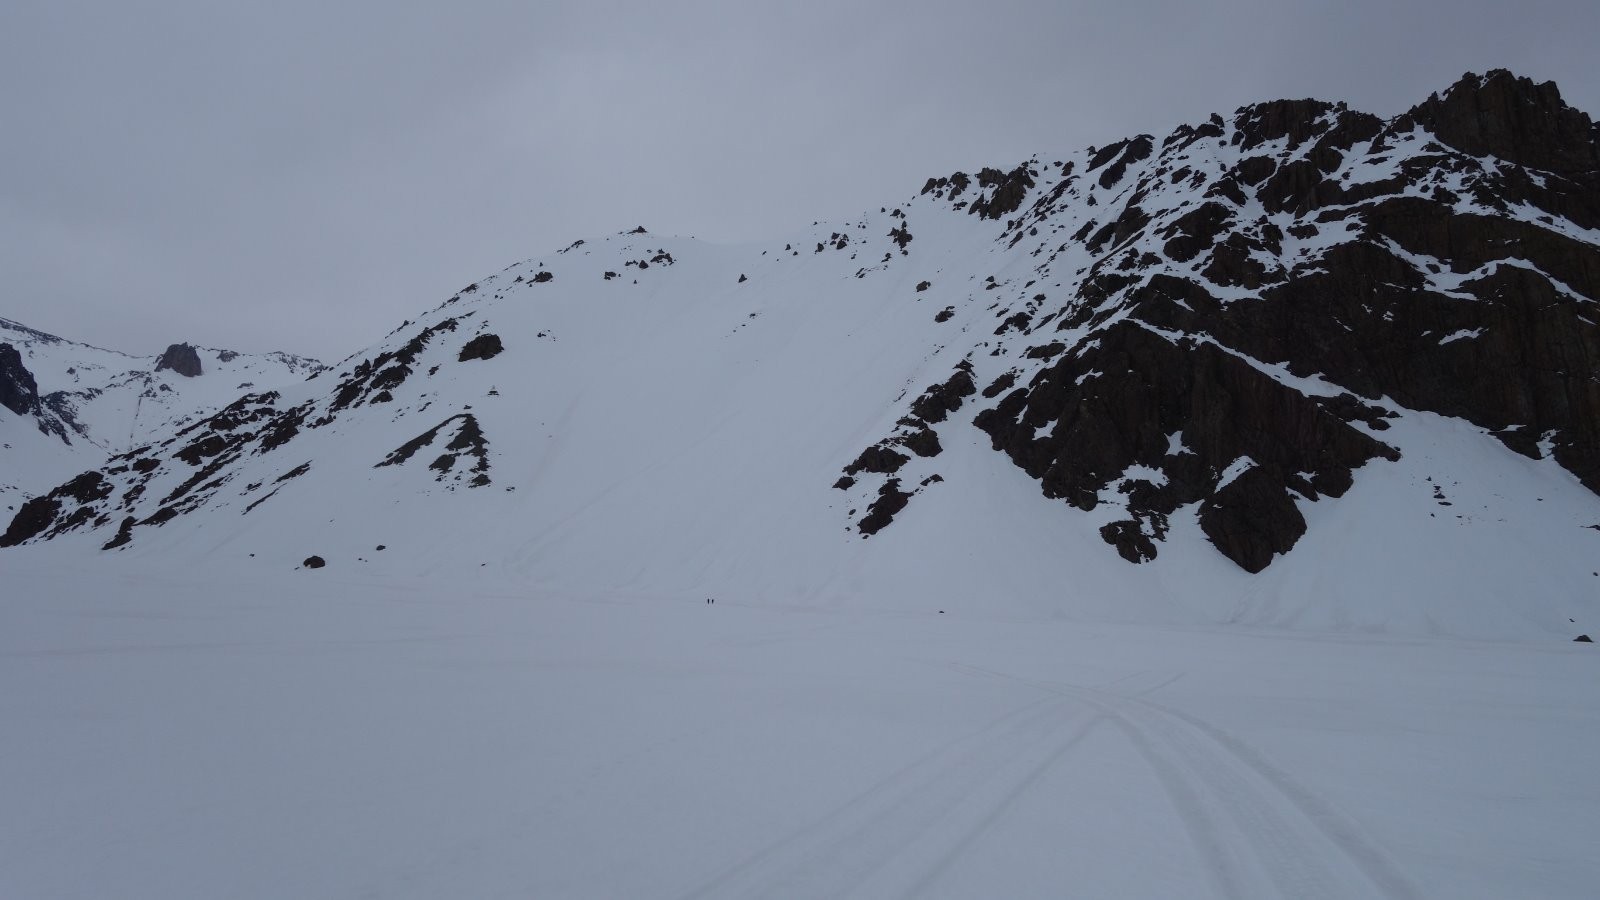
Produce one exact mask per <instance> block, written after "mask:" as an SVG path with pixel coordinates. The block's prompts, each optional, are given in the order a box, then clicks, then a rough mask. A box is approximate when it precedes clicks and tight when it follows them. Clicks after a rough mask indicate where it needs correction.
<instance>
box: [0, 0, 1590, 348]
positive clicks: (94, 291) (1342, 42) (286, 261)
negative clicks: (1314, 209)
mask: <svg viewBox="0 0 1600 900" xmlns="http://www.w3.org/2000/svg"><path fill="white" fill-rule="evenodd" d="M1597 35H1600V2H1596V0H1569V2H1548V0H1546V2H1539V0H1519V2H1508V0H1490V2H1485V0H1465V2H1430V3H1408V2H1405V0H1388V2H1367V0H1343V2H1333V0H1327V2H1306V3H1300V2H1290V0H1276V2H1254V0H1250V2H1241V0H1236V2H1221V3H1204V2H1198V0H1191V2H1141V0H1122V2H1107V3H1098V4H1074V3H1066V2H1044V0H1031V2H1024V0H1012V2H1006V0H986V2H981V3H979V2H949V0H923V2H916V3H910V2H905V3H902V2H868V0H856V2H832V0H809V2H805V3H786V4H762V3H756V2H728V3H721V2H717V3H713V2H685V0H678V2H672V3H659V2H658V3H611V2H601V0H593V2H587V3H539V2H511V0H486V2H456V3H449V4H446V3H438V4H422V3H411V2H406V0H386V2H379V0H360V2H348V3H341V2H337V0H317V2H307V0H276V2H272V3H266V2H261V0H255V2H251V3H242V4H240V3H229V2H225V0H180V2H162V0H154V2H151V3H141V4H135V3H128V2H126V0H89V2H76V0H5V3H4V4H3V9H0V172H3V175H0V316H5V317H7V318H13V319H17V320H19V321H22V322H24V323H26V324H29V325H32V326H34V327H37V328H41V329H44V330H47V331H53V332H56V333H58V334H61V335H63V336H65V337H70V338H74V339H77V340H83V341H87V342H90V343H95V344H99V345H102V346H108V347H113V348H116V349H120V350H125V351H128V352H134V353H155V352H158V351H159V350H160V349H161V348H163V347H165V346H166V345H167V344H168V343H172V342H175V341H182V340H188V341H192V342H196V343H199V344H202V345H207V346H216V347H230V348H234V349H239V350H245V351H265V350H274V349H281V350H288V351H291V352H296V353H303V354H308V355H314V356H319V357H322V358H324V359H328V360H336V359H338V358H340V357H343V356H344V355H346V354H347V353H349V352H352V351H354V350H356V349H358V348H360V347H362V346H364V345H366V344H368V343H370V342H372V341H373V340H375V339H376V338H378V337H380V336H381V335H383V334H384V333H385V332H387V331H388V330H389V329H391V328H392V327H394V326H395V325H397V324H399V322H400V321H401V320H402V319H405V318H410V317H414V316H415V314H416V313H417V312H418V311H420V310H422V309H425V308H428V307H431V306H433V305H436V304H437V303H438V302H439V301H441V300H443V299H444V298H445V297H448V296H449V295H450V294H452V293H454V292H455V291H456V289H458V288H459V287H461V286H462V285H464V284H466V283H468V282H471V281H474V280H476V279H477V278H479V277H480V276H482V275H484V274H487V273H489V272H493V271H498V270H499V269H501V268H503V267H505V266H506V265H508V264H510V263H512V262H515V261H517V260H521V259H525V258H528V257H530V256H534V255H537V254H540V253H543V252H545V251H548V250H550V249H553V248H556V247H559V246H563V245H565V244H567V243H570V242H571V241H572V240H574V239H575V238H578V237H584V236H592V235H597V234H605V233H609V232H615V231H620V230H622V229H624V228H631V227H633V226H635V225H640V224H642V225H645V226H647V227H648V228H650V229H651V230H652V231H657V232H662V233H675V234H692V235H696V236H698V237H702V238H707V239H711V240H720V241H728V240H743V239H750V238H762V237H770V236H778V235H780V234H784V233H787V232H789V231H791V230H795V229H798V228H800V227H803V226H807V225H809V224H810V223H811V222H812V221H813V220H817V219H829V218H844V217H848V216H851V215H853V214H855V213H857V212H859V211H860V210H863V209H866V208H868V207H876V206H880V205H884V204H886V203H892V202H895V201H897V200H900V199H903V198H905V197H907V196H909V195H911V194H914V193H915V192H916V190H917V189H918V188H920V186H921V184H922V182H923V181H924V180H925V179H926V178H927V177H928V176H930V175H938V174H948V173H949V172H951V171H953V170H955V169H967V170H972V169H975V168H978V167H981V166H983V165H1008V164H1013V163H1015V162H1017V161H1020V160H1021V159H1023V158H1026V157H1027V156H1029V155H1031V154H1033V153H1036V152H1037V153H1041V154H1051V153H1056V152H1065V151H1066V150H1069V149H1072V148H1077V147H1081V146H1087V145H1090V144H1105V143H1108V142H1110V141H1113V140H1116V139H1119V138H1122V137H1125V136H1128V135H1131V134H1136V133H1139V132H1153V133H1156V134H1158V135H1160V134H1165V133H1166V132H1167V131H1169V130H1170V129H1171V128H1172V127H1173V126H1175V125H1177V124H1178V123H1180V122H1185V121H1194V120H1198V119H1201V118H1204V117H1205V116H1206V115H1208V114H1209V113H1210V112H1212V111H1221V112H1227V111H1231V110H1233V109H1234V108H1236V107H1238V106H1240V105H1242V104H1244V103H1249V102H1254V101H1257V100H1268V99H1275V98H1279V97H1304V96H1315V97H1321V98H1325V99H1343V100H1346V101H1348V102H1349V103H1351V104H1352V105H1353V106H1356V107H1357V108H1361V109H1366V110H1369V111H1371V112H1375V113H1378V114H1380V115H1385V116H1388V115H1394V114H1396V113H1399V112H1401V111H1403V110H1405V109H1406V108H1408V107H1409V106H1411V105H1412V104H1414V103H1416V102H1417V101H1420V100H1422V99H1423V98H1425V97H1426V96H1427V95H1428V94H1429V93H1431V92H1433V91H1435V90H1442V89H1443V88H1445V87H1447V86H1448V85H1449V84H1450V83H1452V82H1453V81H1455V80H1456V78H1457V77H1459V76H1460V75H1461V74H1462V73H1463V72H1466V71H1468V70H1472V71H1482V70H1485V69H1488V68H1495V67H1502V68H1510V69H1512V70H1513V71H1516V72H1518V73H1519V74H1524V75H1528V76H1531V77H1533V78H1535V79H1537V80H1541V81H1543V80H1555V81H1556V82H1557V83H1558V84H1559V85H1560V86H1561V89H1562V93H1563V95H1564V96H1565V97H1566V98H1567V101H1568V102H1569V103H1572V104H1573V105H1575V106H1578V107H1579V108H1581V109H1584V110H1585V111H1588V112H1589V113H1591V115H1593V114H1596V113H1600V74H1597V70H1596V68H1595V63H1594V53H1595V50H1594V40H1595V37H1596V36H1597Z"/></svg>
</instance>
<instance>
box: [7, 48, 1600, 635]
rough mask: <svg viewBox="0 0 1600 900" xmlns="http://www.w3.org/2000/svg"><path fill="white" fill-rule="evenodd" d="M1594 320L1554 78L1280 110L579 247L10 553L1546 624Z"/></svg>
mask: <svg viewBox="0 0 1600 900" xmlns="http://www.w3.org/2000/svg"><path fill="white" fill-rule="evenodd" d="M1597 303H1600V132H1597V129H1596V126H1595V125H1594V123H1593V122H1592V121H1591V120H1590V118H1589V117H1588V116H1587V115H1586V114H1584V113H1583V112H1580V111H1578V110H1575V109H1572V108H1571V107H1569V106H1567V105H1566V104H1565V103H1563V102H1562V100H1561V97H1560V94H1559V92H1558V91H1557V90H1556V88H1555V86H1554V85H1552V84H1543V85H1540V84H1535V83H1533V82H1531V81H1529V80H1528V79H1525V78H1518V77H1516V76H1514V75H1511V74H1510V73H1506V72H1501V71H1496V72H1491V73H1489V74H1487V75H1483V76H1477V75H1468V76H1466V77H1464V78H1463V79H1462V80H1461V81H1459V82H1457V83H1456V84H1455V85H1453V86H1452V87H1451V88H1449V89H1448V90H1446V91H1445V92H1443V93H1442V94H1438V95H1435V96H1433V97H1430V98H1428V99H1427V100H1425V101H1424V102H1423V103H1421V104H1419V105H1417V106H1416V107H1414V108H1413V109H1411V110H1409V111H1408V112H1406V113H1404V114H1402V115H1400V116H1397V117H1395V118H1393V119H1389V120H1384V119H1380V118H1378V117H1376V116H1372V115H1369V114H1366V113H1362V112H1359V111H1356V110H1352V109H1350V108H1348V107H1347V106H1345V105H1344V104H1341V103H1326V102H1320V101H1314V100H1284V101H1275V102H1269V103H1261V104H1257V105H1253V106H1248V107H1245V108H1242V109H1239V110H1237V111H1235V112H1234V113H1233V114H1232V115H1231V116H1222V115H1214V116H1212V117H1210V118H1209V119H1207V120H1206V121H1203V122H1199V123H1195V124H1192V125H1186V126H1183V127H1180V128H1178V129H1177V130H1175V131H1174V132H1172V133H1171V134H1169V135H1166V136H1165V137H1162V138H1157V137H1155V136H1152V135H1138V136H1135V137H1132V138H1129V139H1126V140H1121V141H1117V142H1115V143H1111V144H1107V145H1104V146H1100V147H1090V148H1088V149H1086V150H1083V151H1080V152H1076V153H1072V154H1067V155H1065V156H1062V157H1059V158H1050V157H1035V158H1032V159H1029V160H1026V161H1024V162H1022V163H1020V164H1018V165H1015V166H1011V167H1008V168H986V169H982V170H980V171H978V172H977V173H975V174H974V173H966V172H955V173H951V174H949V175H946V176H941V177H934V178H930V179H928V180H927V181H926V183H925V184H924V185H923V187H922V190H921V192H920V193H919V194H918V195H917V196H915V197H912V198H910V199H909V200H907V201H905V202H902V203H899V204H896V205H893V206H883V207H880V208H878V209H877V210H876V211H874V212H868V213H866V214H864V215H862V216H859V217H857V218H854V219H851V220H849V221H844V222H836V223H831V224H822V225H816V226H813V227H812V228H811V229H809V230H806V231H803V232H801V233H798V234H795V235H792V236H790V237H787V238H784V239H780V240H776V241H771V242H765V243H761V244H756V245H747V246H737V247H725V246H712V245H707V244H703V243H699V242H696V241H693V240H686V239H681V238H668V237H660V236H657V235H654V234H651V233H649V232H646V231H644V230H643V229H635V230H633V231H628V232H623V233H621V234H617V235H612V236H609V237H602V238H595V239H591V240H587V241H582V240H580V241H577V242H575V243H573V244H572V245H570V246H568V247H567V248H565V249H563V250H561V251H558V252H555V253H551V254H549V255H547V256H544V257H539V258H536V259H532V260H527V261H524V262H521V263H517V264H515V265H512V266H510V267H508V268H507V269H505V270H504V271H502V272H500V273H497V274H495V275H493V276H490V277H488V278H484V279H482V280H481V281H479V282H476V283H474V284H471V285H467V286H466V287H464V288H463V289H462V290H461V291H460V292H459V293H457V294H456V295H455V296H452V297H450V298H448V299H447V300H445V301H444V303H442V304H441V305H439V306H437V307H436V308H434V309H432V310H430V311H429V312H427V313H425V314H424V315H422V316H421V317H419V318H418V320H417V321H415V322H406V323H404V324H402V325H401V326H400V327H399V328H398V329H396V330H395V331H394V332H392V333H391V334H390V335H389V336H388V337H386V338H385V339H384V340H383V341H381V342H379V343H378V344H376V345H374V346H373V347H371V348H370V349H368V350H365V351H362V352H360V353H357V354H355V355H353V356H352V357H350V358H349V359H347V360H345V361H344V362H343V363H341V364H340V365H338V366H337V367H335V368H334V369H333V370H331V371H328V372H325V373H320V374H316V375H313V376H312V377H311V378H310V379H309V380H307V381H305V382H302V383H299V384H295V385H293V386H291V387H286V388H282V389H279V390H274V391H268V392H264V393H250V394H246V395H245V396H242V397H240V398H239V399H237V400H236V401H234V402H233V403H231V404H230V405H228V406H227V407H226V408H224V409H222V410H221V411H220V412H218V413H216V414H215V415H212V416H210V417H208V418H204V419H202V420H198V421H194V422H191V423H188V424H186V425H184V426H183V427H181V428H176V429H174V430H172V431H171V432H170V433H166V434H160V435H156V436H154V439H153V440H152V441H151V442H150V443H148V444H146V445H141V446H136V447H132V448H129V449H127V450H125V451H123V452H119V453H118V454H117V455H116V456H114V457H112V458H111V459H110V460H109V462H108V463H107V464H106V465H105V466H104V467H101V468H98V469H93V470H90V471H87V472H85V473H83V474H81V475H79V476H77V477H76V478H73V479H71V480H69V481H66V482H65V483H64V484H62V485H60V486H59V487H57V488H55V489H54V490H52V491H50V492H49V493H48V494H46V495H43V496H40V497H37V498H34V499H33V500H30V501H29V502H28V503H26V504H25V505H23V506H22V507H21V508H20V509H19V510H18V511H17V514H16V515H15V517H14V519H13V520H12V521H11V523H10V526H9V528H8V529H7V530H6V532H5V534H4V537H3V538H0V545H16V544H22V543H34V544H37V543H41V542H52V543H54V542H57V541H65V542H68V543H69V544H70V543H84V542H87V543H89V544H90V545H92V546H94V547H99V548H104V549H106V550H119V551H123V552H135V553H140V552H147V553H167V554H175V555H178V556H182V555H183V554H193V555H197V556H198V555H209V554H218V553H223V554H236V555H238V556H240V557H245V556H246V555H247V554H251V555H256V556H257V557H258V560H259V564H263V565H265V564H275V565H293V564H298V563H299V561H300V560H301V559H302V558H305V557H307V556H308V555H311V554H316V555H319V556H321V557H324V558H326V560H327V566H328V568H329V569H330V570H331V569H336V568H338V567H340V566H345V567H352V566H354V567H368V568H373V569H378V568H382V569H387V570H396V571H404V570H412V569H416V570H422V569H439V568H445V569H457V568H458V569H461V570H472V569H478V568H481V567H484V566H490V565H492V566H494V567H495V568H496V569H498V570H504V571H508V572H510V573H512V574H514V575H516V576H517V577H519V578H523V579H527V580H531V581H533V582H536V583H541V584H544V585H547V586H549V587H552V588H576V587H587V588H593V587H601V586H604V587H607V588H610V589H614V590H622V591H637V592H643V593H673V592H684V593H694V594H707V593H712V592H716V593H723V594H733V595H738V594H741V593H742V594H745V595H751V596H761V597H767V598H774V599H777V598H787V599H795V600H815V601H824V602H829V601H833V600H839V599H844V598H861V597H879V598H882V597H889V598H892V599H890V600H888V601H885V602H889V603H891V604H898V605H918V606H920V605H927V604H931V603H939V604H955V603H962V602H968V603H990V604H1001V605H1004V604H1012V605H1015V606H1018V607H1021V608H1025V609H1028V610H1030V611H1040V610H1044V611H1048V612H1051V613H1058V612H1061V611H1063V610H1067V611H1070V612H1074V613H1076V612H1085V611H1088V612H1092V613H1094V614H1096V615H1110V616H1114V617H1131V618H1140V617H1152V616H1160V617H1164V618H1168V619H1170V618H1172V617H1174V616H1177V617H1178V618H1180V619H1184V620H1191V621H1219V620H1238V621H1253V622H1262V623H1275V624H1284V623H1291V622H1292V623H1301V622H1310V621H1323V622H1327V623H1333V624H1337V625H1339V626H1341V627H1364V626H1369V625H1373V624H1375V623H1380V622H1381V623H1384V624H1386V625H1394V624H1395V623H1397V622H1398V623H1399V627H1413V628H1416V629H1419V630H1427V629H1433V628H1442V629H1445V630H1460V631H1488V632H1495V633H1504V632H1505V631H1507V630H1510V631H1517V630H1519V629H1521V628H1526V627H1528V626H1529V625H1530V623H1532V625H1533V627H1534V628H1535V629H1536V630H1543V629H1554V628H1556V626H1557V620H1558V619H1560V620H1561V621H1562V622H1564V621H1565V617H1566V616H1567V615H1568V614H1569V612H1571V611H1572V610H1573V609H1579V608H1582V603H1583V598H1584V597H1586V596H1588V595H1590V594H1592V591H1593V589H1594V587H1595V585H1596V584H1600V582H1597V581H1596V579H1595V577H1594V576H1593V575H1592V572H1591V568H1592V567H1591V566H1590V565H1589V563H1586V562H1584V560H1586V559H1592V558H1593V556H1594V553H1595V552H1596V551H1597V550H1600V528H1597V527H1596V526H1600V497H1597V496H1596V493H1595V492H1597V491H1600V377H1597V373H1600V324H1597V321H1600V320H1597V318H1596V317H1597V314H1600V310H1597ZM174 349H176V348H174ZM169 355H171V351H169ZM0 364H3V360H0ZM173 368H176V366H174V367H173ZM177 371H179V372H180V373H181V372H182V369H177ZM378 545H383V546H384V547H386V548H388V551H387V552H386V553H379V552H377V551H374V550H373V549H372V548H373V547H375V546H378ZM1520 596H1536V597H1538V598H1539V599H1538V601H1537V602H1536V603H1532V604H1530V605H1528V606H1527V607H1526V608H1523V607H1517V608H1515V609H1513V608H1509V607H1508V606H1507V605H1506V602H1505V601H1506V598H1508V597H1520ZM1511 606H1513V607H1515V606H1516V604H1511ZM1462 610H1470V611H1471V612H1465V613H1464V612H1462Z"/></svg>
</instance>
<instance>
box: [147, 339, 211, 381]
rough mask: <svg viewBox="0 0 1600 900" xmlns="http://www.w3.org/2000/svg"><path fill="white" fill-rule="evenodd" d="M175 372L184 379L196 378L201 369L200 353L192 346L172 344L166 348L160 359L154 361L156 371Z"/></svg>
mask: <svg viewBox="0 0 1600 900" xmlns="http://www.w3.org/2000/svg"><path fill="white" fill-rule="evenodd" d="M169 370H170V371H172V372H176V373H178V374H179V375H182V376H183V377H185V378H198V377H199V376H200V375H201V374H202V372H203V369H202V368H201V365H200V351H198V350H196V349H195V348H194V345H193V344H173V345H172V346H170V347H168V348H167V350H166V352H165V353H162V354H161V358H160V359H158V360H156V371H157V372H165V371H169Z"/></svg>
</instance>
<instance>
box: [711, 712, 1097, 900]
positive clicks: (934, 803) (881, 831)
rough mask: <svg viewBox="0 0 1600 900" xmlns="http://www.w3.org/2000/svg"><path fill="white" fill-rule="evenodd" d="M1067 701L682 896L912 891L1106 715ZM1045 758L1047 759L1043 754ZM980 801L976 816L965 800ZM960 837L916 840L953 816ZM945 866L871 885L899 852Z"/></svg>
mask: <svg viewBox="0 0 1600 900" xmlns="http://www.w3.org/2000/svg"><path fill="white" fill-rule="evenodd" d="M1072 706H1073V704H1071V703H1070V702H1067V701H1065V700H1063V699H1061V698H1045V699H1042V700H1036V701H1034V702H1032V703H1029V704H1027V705H1026V706H1023V707H1022V708H1020V709H1017V710H1014V711H1012V712H1011V713H1008V714H1006V715H1005V716H1003V717H1001V718H999V719H997V720H995V721H994V722H992V723H990V724H989V725H988V726H987V727H985V728H983V729H982V730H980V731H978V732H976V733H974V734H970V735H968V736H966V737H963V738H960V739H958V740H956V741H953V742H951V743H949V744H946V745H944V746H942V747H940V748H938V749H937V750H934V751H933V752H932V753H930V754H928V755H927V756H924V757H922V758H921V759H919V760H917V761H916V762H913V763H911V764H910V765H908V766H906V767H905V768H903V769H900V770H898V771H896V772H894V773H893V774H891V775H889V776H888V777H885V778H883V779H882V780H880V781H878V782H877V783H876V784H874V785H873V786H872V787H870V788H868V789H867V790H866V791H864V792H862V793H861V794H859V795H858V796H856V797H854V798H853V799H851V800H850V801H849V802H847V803H845V804H844V805H843V806H841V807H839V808H838V809H836V810H834V811H833V812H832V813H829V814H828V815H827V816H825V817H823V818H822V819H820V820H818V821H816V822H813V823H812V824H811V825H808V826H806V827H805V828H802V829H801V830H799V831H798V832H796V833H794V834H792V835H790V836H789V837H787V838H785V839H783V840H782V841H780V842H778V843H777V844H774V845H772V846H770V847H768V848H767V849H765V850H763V851H761V852H759V853H757V854H756V855H754V856H752V857H750V858H749V859H747V860H745V861H743V862H741V863H740V864H738V865H736V866H734V867H732V868H730V869H728V870H726V871H724V872H722V873H721V874H719V875H717V876H716V877H714V878H712V879H711V880H710V881H708V882H706V883H705V884H703V885H701V886H700V887H698V888H696V889H694V890H691V891H689V892H688V893H686V894H683V895H681V896H680V900H706V898H719V897H728V898H733V897H845V896H906V897H915V896H918V895H919V894H921V893H922V889H923V888H925V887H926V886H927V884H928V883H929V882H931V881H932V880H933V879H934V878H935V877H936V876H937V875H938V874H939V872H940V871H942V870H943V868H945V867H946V866H948V865H949V864H950V863H951V862H952V861H953V860H955V859H958V858H959V857H960V851H961V850H962V849H963V848H964V847H966V846H967V845H968V844H970V843H971V841H972V840H973V839H975V838H976V837H978V836H979V835H981V834H982V833H983V832H984V831H985V830H986V829H987V828H988V826H989V825H991V824H992V823H993V822H994V821H995V819H997V818H998V817H999V816H1000V815H1001V814H1003V813H1004V811H1005V809H1006V807H1007V806H1008V805H1010V803H1011V802H1012V801H1013V800H1015V799H1016V798H1017V797H1018V796H1020V795H1021V794H1023V793H1024V792H1025V791H1026V790H1027V789H1028V788H1029V787H1030V786H1031V785H1033V784H1034V783H1035V782H1037V781H1038V780H1039V778H1040V777H1041V776H1042V775H1043V774H1044V773H1045V772H1047V771H1048V770H1049V769H1050V768H1051V767H1053V766H1055V765H1057V764H1058V763H1060V762H1061V760H1062V759H1064V758H1065V757H1067V756H1068V755H1069V754H1070V752H1071V751H1072V749H1073V748H1074V747H1076V746H1077V745H1078V744H1079V743H1081V742H1082V741H1083V740H1084V739H1085V738H1086V737H1088V736H1089V734H1090V733H1091V732H1092V731H1093V730H1094V728H1095V727H1096V726H1097V725H1099V724H1100V723H1101V722H1103V721H1104V720H1105V717H1104V716H1100V715H1095V716H1090V717H1087V720H1086V717H1085V716H1084V715H1083V714H1082V712H1081V711H1079V712H1074V710H1073V709H1072ZM1041 757H1042V759H1041ZM974 799H976V800H977V801H978V805H979V809H980V811H979V812H978V813H977V814H976V815H974V814H973V813H972V812H971V811H969V810H968V809H967V807H968V805H969V804H968V801H969V800H974ZM958 812H959V813H961V814H962V815H961V816H960V817H959V820H958V822H957V833H958V838H957V840H955V841H954V842H953V844H952V845H951V846H947V847H941V848H940V849H939V852H936V853H927V852H925V851H926V850H927V848H925V847H922V846H919V843H926V842H928V841H929V840H933V841H937V840H938V838H937V836H934V837H932V838H930V837H929V833H930V832H931V831H933V830H934V828H935V826H936V825H938V824H940V823H941V822H942V820H944V819H945V818H947V817H957V813H958ZM913 850H916V851H918V854H917V855H926V856H932V857H933V858H935V859H937V860H939V862H938V863H937V864H936V865H934V866H933V867H931V868H928V869H926V870H924V871H923V872H922V874H921V877H919V878H918V879H917V880H916V881H915V882H914V883H913V884H911V885H906V886H903V890H886V889H885V888H886V886H885V885H881V884H877V883H876V882H875V881H874V878H875V876H878V875H879V874H880V873H882V872H883V871H884V870H885V869H886V868H888V867H889V866H890V865H891V863H893V862H894V861H895V860H896V859H897V857H899V856H900V855H902V854H908V853H909V852H910V851H913Z"/></svg>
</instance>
